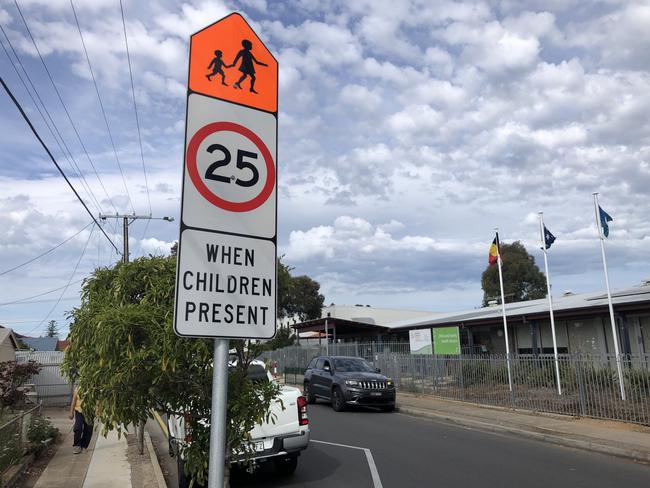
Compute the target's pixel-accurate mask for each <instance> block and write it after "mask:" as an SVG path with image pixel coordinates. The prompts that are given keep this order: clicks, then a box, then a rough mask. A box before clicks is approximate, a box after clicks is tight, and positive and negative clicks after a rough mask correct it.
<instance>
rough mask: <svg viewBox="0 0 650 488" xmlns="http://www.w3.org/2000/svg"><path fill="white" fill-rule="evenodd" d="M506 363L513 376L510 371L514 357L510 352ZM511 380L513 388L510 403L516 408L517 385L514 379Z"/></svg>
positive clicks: (509, 373)
mask: <svg viewBox="0 0 650 488" xmlns="http://www.w3.org/2000/svg"><path fill="white" fill-rule="evenodd" d="M506 363H507V365H508V375H510V378H512V373H511V372H510V371H511V368H510V365H511V364H512V358H511V356H510V354H506ZM511 381H512V389H511V390H510V404H511V405H512V408H516V407H517V401H516V399H515V387H516V385H515V382H514V380H512V379H511Z"/></svg>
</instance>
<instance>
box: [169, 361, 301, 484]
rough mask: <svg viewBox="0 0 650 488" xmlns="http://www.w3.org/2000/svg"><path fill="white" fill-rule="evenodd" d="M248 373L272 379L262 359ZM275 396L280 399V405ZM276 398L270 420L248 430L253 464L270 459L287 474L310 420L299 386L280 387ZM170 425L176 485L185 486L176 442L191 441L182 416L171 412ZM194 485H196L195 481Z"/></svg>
mask: <svg viewBox="0 0 650 488" xmlns="http://www.w3.org/2000/svg"><path fill="white" fill-rule="evenodd" d="M248 375H249V377H250V378H252V379H253V380H255V381H274V380H273V377H272V376H271V374H270V373H269V372H268V371H267V370H266V368H265V366H264V363H263V362H262V361H253V362H252V363H251V366H250V368H249V372H248ZM277 399H280V400H282V405H283V406H284V409H283V408H282V406H281V404H280V403H278V402H277ZM277 399H276V400H274V401H272V402H271V413H272V414H273V415H272V417H271V418H272V419H273V420H272V421H271V422H268V423H267V422H263V423H261V424H257V425H256V426H255V427H254V428H253V430H251V440H252V442H253V443H254V446H255V451H256V453H255V455H254V456H253V458H252V459H253V462H254V463H263V462H266V461H273V462H274V464H275V468H276V470H277V471H278V472H280V473H282V474H285V475H290V474H292V473H293V472H294V471H295V470H296V467H297V465H298V456H299V455H300V451H302V450H304V449H307V446H308V445H309V420H308V418H307V400H306V398H305V397H304V396H302V393H301V391H300V390H299V389H298V388H294V387H291V386H286V385H284V386H282V389H281V390H280V394H279V396H278V398H277ZM167 425H168V428H169V447H170V454H173V455H176V459H177V465H178V486H179V488H187V487H188V486H189V482H190V480H189V479H188V478H186V476H185V473H184V461H183V459H182V458H181V456H180V455H178V453H179V449H178V444H180V443H187V442H191V438H190V436H188V437H186V432H185V418H184V417H183V416H178V415H171V416H169V417H168V419H167ZM194 486H197V484H196V483H195V484H194Z"/></svg>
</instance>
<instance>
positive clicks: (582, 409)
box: [575, 355, 587, 417]
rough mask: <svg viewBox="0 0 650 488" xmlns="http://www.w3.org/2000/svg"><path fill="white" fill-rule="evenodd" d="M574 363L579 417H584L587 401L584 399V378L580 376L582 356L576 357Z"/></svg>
mask: <svg viewBox="0 0 650 488" xmlns="http://www.w3.org/2000/svg"><path fill="white" fill-rule="evenodd" d="M575 361H576V373H577V375H576V376H577V377H578V392H579V396H580V416H581V417H586V416H587V401H586V399H585V383H584V378H583V376H582V356H580V355H578V357H577V358H575Z"/></svg>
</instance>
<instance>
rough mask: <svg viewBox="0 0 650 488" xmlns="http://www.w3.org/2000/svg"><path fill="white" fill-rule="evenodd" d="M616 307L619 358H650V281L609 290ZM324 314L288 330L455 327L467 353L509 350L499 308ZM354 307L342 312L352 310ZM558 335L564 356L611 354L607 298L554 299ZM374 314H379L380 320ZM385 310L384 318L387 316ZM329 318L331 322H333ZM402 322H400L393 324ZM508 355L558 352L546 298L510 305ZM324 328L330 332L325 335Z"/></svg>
mask: <svg viewBox="0 0 650 488" xmlns="http://www.w3.org/2000/svg"><path fill="white" fill-rule="evenodd" d="M612 303H613V308H614V317H615V320H616V329H617V332H618V335H619V345H620V348H621V353H623V354H633V355H643V354H647V355H650V281H647V282H644V283H642V284H641V285H639V286H635V287H631V288H625V289H618V290H613V291H612ZM338 308H340V307H338V306H337V307H328V308H324V309H323V316H322V317H321V318H320V319H316V320H311V321H306V322H301V323H295V324H292V325H290V326H291V327H292V328H293V329H294V330H295V331H296V332H298V333H299V335H300V337H301V340H303V341H304V340H309V341H310V342H313V341H314V338H320V339H321V340H324V337H325V335H326V334H327V336H328V337H329V340H330V341H336V342H351V341H357V342H369V341H372V342H405V343H406V342H408V340H409V330H413V329H427V328H434V327H450V326H458V327H459V330H460V338H461V344H462V348H463V352H471V353H491V354H504V353H505V352H506V346H505V337H504V330H503V319H502V311H501V306H500V305H494V306H488V307H483V308H476V309H472V310H465V311H459V312H445V313H433V312H431V313H430V312H410V311H404V312H403V315H401V316H400V311H398V310H391V311H390V312H389V313H386V311H385V309H372V307H358V308H357V307H352V308H353V309H354V308H357V310H356V314H355V315H351V314H349V313H348V314H344V313H338V312H339V310H338ZM349 308H351V307H346V308H341V311H348V309H349ZM553 309H554V312H555V313H554V316H555V330H556V337H557V344H558V352H560V353H571V354H574V353H583V354H613V353H614V342H613V340H612V328H611V325H610V319H609V308H608V301H607V295H606V293H604V292H593V293H582V294H573V293H569V292H567V293H564V294H563V295H561V296H557V297H553ZM372 310H378V311H379V312H377V313H376V314H375V313H373V312H372ZM382 310H384V312H382ZM328 314H329V316H328ZM396 317H397V318H396ZM506 317H507V322H508V333H509V343H510V350H511V352H512V353H517V354H550V353H552V352H553V340H552V335H551V321H550V315H549V306H548V300H547V299H545V298H544V299H540V300H531V301H526V302H516V303H508V304H506ZM326 328H327V333H326V332H325V329H326Z"/></svg>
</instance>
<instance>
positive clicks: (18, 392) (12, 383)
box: [0, 361, 41, 417]
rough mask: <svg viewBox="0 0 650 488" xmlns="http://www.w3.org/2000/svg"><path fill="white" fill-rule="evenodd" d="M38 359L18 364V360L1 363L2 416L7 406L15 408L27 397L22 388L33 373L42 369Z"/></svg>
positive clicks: (0, 399)
mask: <svg viewBox="0 0 650 488" xmlns="http://www.w3.org/2000/svg"><path fill="white" fill-rule="evenodd" d="M40 369H41V368H40V366H39V364H38V363H37V362H36V361H29V362H27V363H23V364H18V363H17V362H16V361H5V362H2V363H0V417H1V416H2V413H3V412H4V410H5V409H6V408H12V409H13V408H14V407H16V406H18V405H20V404H21V403H22V401H23V400H24V399H25V392H24V391H23V389H22V388H21V387H22V386H23V385H24V384H25V383H26V382H27V380H29V379H30V378H31V377H32V375H35V374H37V373H38V372H39V371H40Z"/></svg>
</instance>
